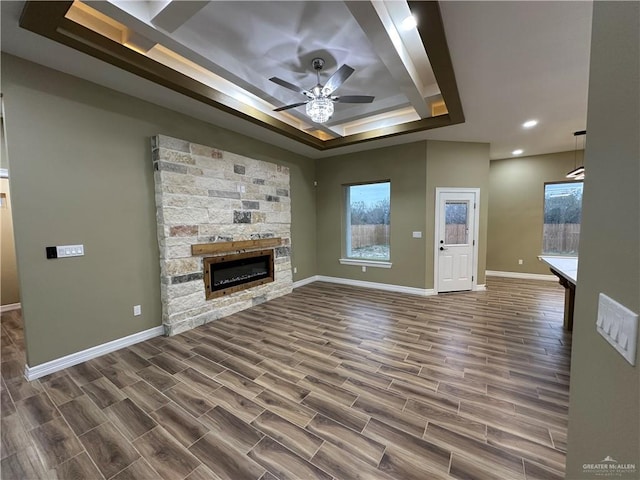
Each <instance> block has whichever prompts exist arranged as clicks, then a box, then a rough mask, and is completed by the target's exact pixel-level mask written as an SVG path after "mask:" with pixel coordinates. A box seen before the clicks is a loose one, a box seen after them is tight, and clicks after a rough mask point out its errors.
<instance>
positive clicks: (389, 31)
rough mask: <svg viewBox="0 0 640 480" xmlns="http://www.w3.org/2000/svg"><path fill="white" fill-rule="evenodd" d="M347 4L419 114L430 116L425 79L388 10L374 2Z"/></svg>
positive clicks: (421, 116) (423, 116)
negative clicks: (420, 74)
mask: <svg viewBox="0 0 640 480" xmlns="http://www.w3.org/2000/svg"><path fill="white" fill-rule="evenodd" d="M345 4H346V6H347V8H348V9H349V11H350V12H351V14H352V15H353V17H354V18H355V20H356V22H358V24H359V25H360V28H362V31H363V32H364V33H365V35H366V36H367V38H368V39H369V41H370V42H371V45H372V46H373V48H374V50H375V51H376V53H377V54H378V56H379V57H380V59H381V60H382V62H383V63H384V65H385V66H386V67H387V70H388V71H389V73H390V74H391V76H392V77H393V78H394V80H395V81H396V82H397V83H398V86H399V87H400V91H401V92H402V93H403V94H404V95H405V96H406V97H407V99H408V100H409V102H410V103H411V106H412V107H413V108H414V109H415V111H416V112H417V113H418V115H419V116H420V118H428V117H430V116H431V110H430V108H429V106H428V105H427V102H426V101H425V98H424V97H425V93H424V86H423V84H422V80H421V79H420V76H419V74H418V71H417V69H416V67H415V66H414V65H413V61H412V59H411V57H410V55H409V52H408V51H407V49H406V48H405V46H404V44H403V43H402V39H401V38H400V34H399V33H398V31H397V30H396V28H395V26H394V24H393V21H392V20H391V17H390V15H389V14H388V12H387V11H386V10H385V9H384V8H382V6H381V5H379V6H378V7H376V6H375V5H374V4H373V3H372V2H363V1H354V2H345Z"/></svg>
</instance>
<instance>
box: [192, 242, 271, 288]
mask: <svg viewBox="0 0 640 480" xmlns="http://www.w3.org/2000/svg"><path fill="white" fill-rule="evenodd" d="M203 262H204V285H205V293H206V296H207V300H210V299H212V298H218V297H222V296H223V295H228V294H230V293H234V292H239V291H240V290H245V289H247V288H251V287H256V286H258V285H263V284H265V283H269V282H273V280H274V272H273V250H259V251H256V252H248V253H237V254H229V255H223V256H220V257H208V258H204V259H203Z"/></svg>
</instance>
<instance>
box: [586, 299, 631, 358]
mask: <svg viewBox="0 0 640 480" xmlns="http://www.w3.org/2000/svg"><path fill="white" fill-rule="evenodd" d="M596 330H597V331H598V333H599V334H600V335H602V336H603V337H604V339H605V340H606V341H607V342H609V343H610V344H611V346H612V347H613V348H615V349H616V350H617V351H618V353H620V355H622V356H623V357H624V358H625V360H626V361H627V362H629V363H630V364H631V365H635V364H636V350H637V343H638V314H637V313H635V312H632V311H631V310H629V309H628V308H627V307H625V306H624V305H621V304H620V303H618V302H616V301H615V300H614V299H612V298H610V297H608V296H607V295H605V294H604V293H601V294H600V296H599V297H598V319H597V320H596Z"/></svg>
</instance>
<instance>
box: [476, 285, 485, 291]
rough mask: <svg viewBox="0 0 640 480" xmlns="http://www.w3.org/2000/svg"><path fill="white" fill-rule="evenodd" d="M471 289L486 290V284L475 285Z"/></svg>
mask: <svg viewBox="0 0 640 480" xmlns="http://www.w3.org/2000/svg"><path fill="white" fill-rule="evenodd" d="M472 290H473V291H474V292H486V291H487V286H486V285H476V286H475V287H473V289H472Z"/></svg>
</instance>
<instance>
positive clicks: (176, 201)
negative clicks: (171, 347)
mask: <svg viewBox="0 0 640 480" xmlns="http://www.w3.org/2000/svg"><path fill="white" fill-rule="evenodd" d="M152 157H153V167H154V170H155V171H154V179H155V187H156V206H157V221H158V244H159V246H160V269H161V270H160V275H161V297H162V323H163V325H164V328H165V334H166V335H175V334H177V333H180V332H183V331H185V330H189V329H191V328H194V327H196V326H198V325H202V324H204V323H207V322H210V321H212V320H215V319H218V318H220V317H224V316H227V315H230V314H232V313H235V312H238V311H240V310H244V309H246V308H249V307H251V306H253V305H257V304H259V303H262V302H264V301H266V300H270V299H272V298H276V297H278V296H280V295H284V294H287V293H290V292H291V288H292V274H291V258H290V253H291V252H290V248H291V247H290V243H291V202H290V196H289V169H288V168H287V167H283V166H280V165H276V164H273V163H268V162H263V161H259V160H254V159H251V158H247V157H243V156H240V155H236V154H233V153H229V152H224V151H221V150H217V149H215V148H211V147H207V146H204V145H197V144H194V143H189V142H186V141H183V140H178V139H175V138H171V137H167V136H164V135H157V136H155V137H153V138H152ZM272 237H281V238H282V246H280V247H277V248H276V249H275V259H274V263H275V265H274V269H275V280H274V281H273V282H271V283H267V284H265V285H260V286H257V287H254V288H250V289H247V290H243V291H241V292H237V293H233V294H230V295H228V296H224V297H221V298H216V299H212V300H206V298H205V291H204V281H203V266H202V263H203V262H202V258H203V257H202V256H192V255H191V245H194V244H198V243H213V242H231V241H238V240H255V239H262V238H272ZM227 253H228V252H227Z"/></svg>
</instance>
